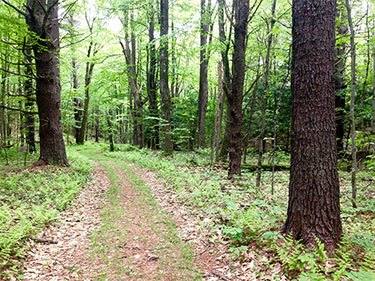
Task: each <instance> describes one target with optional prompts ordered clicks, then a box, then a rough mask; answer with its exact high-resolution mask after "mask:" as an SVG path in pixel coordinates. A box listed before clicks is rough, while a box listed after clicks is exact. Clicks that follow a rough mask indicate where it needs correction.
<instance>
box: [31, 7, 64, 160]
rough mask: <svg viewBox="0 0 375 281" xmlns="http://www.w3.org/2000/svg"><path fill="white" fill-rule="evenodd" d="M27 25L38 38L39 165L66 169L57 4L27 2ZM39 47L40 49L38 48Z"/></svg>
mask: <svg viewBox="0 0 375 281" xmlns="http://www.w3.org/2000/svg"><path fill="white" fill-rule="evenodd" d="M26 5H27V15H26V22H27V24H28V26H29V28H30V30H31V31H32V32H35V34H36V35H37V36H38V37H39V38H40V39H38V40H37V41H38V45H34V46H33V50H34V55H35V65H36V74H37V78H36V103H37V105H38V111H39V134H40V158H39V161H38V164H59V165H63V166H68V160H67V157H66V152H65V144H64V139H63V134H62V129H61V111H60V103H61V96H60V95H61V85H60V70H59V68H58V59H57V56H58V50H59V47H60V40H59V25H58V1H57V0H48V1H47V0H39V1H36V0H27V4H26ZM40 46H43V48H41V47H40Z"/></svg>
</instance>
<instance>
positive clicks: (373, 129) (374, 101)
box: [371, 46, 375, 147]
mask: <svg viewBox="0 0 375 281" xmlns="http://www.w3.org/2000/svg"><path fill="white" fill-rule="evenodd" d="M372 56H373V60H374V61H373V66H372V68H373V71H374V73H375V46H374V47H373V54H372ZM372 79H373V80H372V119H371V132H372V133H373V134H375V75H374V76H373V78H372ZM374 147H375V145H374Z"/></svg>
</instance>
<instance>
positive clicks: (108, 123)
mask: <svg viewBox="0 0 375 281" xmlns="http://www.w3.org/2000/svg"><path fill="white" fill-rule="evenodd" d="M111 117H112V110H109V112H108V114H107V125H108V131H109V132H108V140H109V151H111V152H113V151H115V143H114V141H113V130H114V129H113V127H112V122H111Z"/></svg>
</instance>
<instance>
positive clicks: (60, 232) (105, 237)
mask: <svg viewBox="0 0 375 281" xmlns="http://www.w3.org/2000/svg"><path fill="white" fill-rule="evenodd" d="M91 158H92V160H94V161H95V167H94V172H93V173H92V178H91V180H90V182H89V183H88V184H87V186H86V187H84V188H83V189H82V191H81V193H80V194H79V195H78V197H77V198H76V199H75V200H74V202H73V205H72V207H71V208H68V209H67V210H65V211H64V212H63V213H62V214H61V216H60V217H61V220H59V222H58V223H57V224H55V225H52V226H50V227H48V228H47V229H46V230H45V231H43V232H42V233H40V234H39V238H40V239H41V240H40V241H39V242H30V243H32V244H33V245H31V248H30V250H29V258H28V259H27V261H26V262H25V263H24V268H25V269H24V272H23V280H30V281H32V280H232V274H231V271H232V270H233V267H234V266H235V265H234V264H231V263H230V260H229V259H228V258H225V255H224V256H223V254H226V253H227V250H226V247H225V246H226V245H225V244H222V245H217V244H216V245H214V244H213V243H211V242H210V241H209V240H208V237H207V233H205V232H204V229H202V228H201V227H199V223H200V221H198V220H197V218H195V217H194V216H192V215H189V213H188V212H187V211H186V210H185V208H184V207H183V206H182V205H180V204H178V203H177V200H175V196H176V195H175V194H173V193H172V192H170V191H168V190H167V189H166V188H165V187H164V185H163V184H162V183H161V182H160V181H159V180H157V179H156V177H155V176H154V175H153V174H152V173H151V172H149V171H146V170H145V169H141V168H137V167H136V166H134V165H133V164H126V163H124V162H122V161H118V160H116V159H113V158H112V159H111V158H110V157H105V156H102V155H95V156H94V152H93V151H91ZM43 241H44V242H45V243H43ZM40 242H42V243H40ZM238 265H239V264H238ZM249 278H250V276H247V277H244V279H242V278H241V280H250V279H249ZM239 280H240V279H239Z"/></svg>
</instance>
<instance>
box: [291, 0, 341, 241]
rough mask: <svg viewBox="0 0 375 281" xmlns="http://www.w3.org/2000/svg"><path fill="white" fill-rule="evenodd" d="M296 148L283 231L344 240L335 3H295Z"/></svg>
mask: <svg viewBox="0 0 375 281" xmlns="http://www.w3.org/2000/svg"><path fill="white" fill-rule="evenodd" d="M292 15H293V27H292V36H293V46H292V50H293V53H292V144H291V166H290V184H289V204H288V214H287V220H286V223H285V225H284V231H285V233H287V234H291V235H293V237H294V238H295V239H301V240H302V241H303V242H305V243H306V244H308V245H313V244H315V243H316V240H315V239H316V238H318V239H320V240H321V241H322V242H323V243H324V244H325V245H326V246H327V247H328V248H333V247H335V245H336V244H337V243H338V242H339V241H340V239H341V233H342V226H341V220H340V202H339V201H340V198H339V193H340V191H339V180H338V172H337V151H336V138H335V95H334V86H335V85H334V70H335V16H336V1H335V0H294V1H293V8H292Z"/></svg>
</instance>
